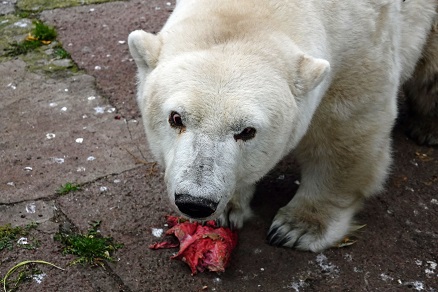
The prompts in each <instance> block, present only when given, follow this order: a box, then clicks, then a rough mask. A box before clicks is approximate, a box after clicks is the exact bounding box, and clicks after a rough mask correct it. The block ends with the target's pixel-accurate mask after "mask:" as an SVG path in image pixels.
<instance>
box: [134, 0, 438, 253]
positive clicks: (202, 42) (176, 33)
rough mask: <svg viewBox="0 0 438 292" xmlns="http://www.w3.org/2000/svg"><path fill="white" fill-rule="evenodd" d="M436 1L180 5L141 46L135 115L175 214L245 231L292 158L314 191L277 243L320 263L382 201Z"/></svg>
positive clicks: (137, 40)
mask: <svg viewBox="0 0 438 292" xmlns="http://www.w3.org/2000/svg"><path fill="white" fill-rule="evenodd" d="M437 3H438V2H437V1H436V0H416V1H413V0H407V1H404V2H403V1H402V0H399V1H394V0H367V1H317V0H310V1H309V0H290V1H280V0H240V1H235V0H221V1H216V0H202V1H201V0H181V1H178V3H177V6H176V8H175V10H174V12H173V14H172V15H171V16H170V18H169V19H168V21H167V23H166V24H165V25H164V27H163V29H162V30H161V31H160V32H159V33H158V34H157V35H153V34H150V33H147V32H144V31H142V30H137V31H134V32H132V33H131V34H130V35H129V38H128V42H129V48H130V52H131V55H132V56H133V59H134V60H135V62H136V65H137V67H138V94H137V101H138V105H139V108H140V110H141V114H142V118H143V123H144V127H145V131H146V135H147V139H148V142H149V145H150V149H151V151H152V153H153V154H154V156H155V157H156V159H157V161H158V162H159V163H160V164H161V165H162V166H163V167H164V169H165V176H164V179H165V183H166V185H167V189H168V197H169V200H170V203H171V205H172V206H173V208H174V209H175V210H176V211H178V212H180V213H181V214H182V215H184V216H186V217H190V218H194V219H198V220H211V219H217V220H218V221H219V222H220V224H222V225H224V226H231V227H232V228H240V227H242V225H243V223H244V221H245V220H247V219H248V218H249V217H250V216H251V210H250V206H249V203H250V201H251V198H252V196H253V193H254V190H255V184H256V183H257V181H259V180H260V179H261V178H262V177H263V176H264V175H265V174H267V173H268V172H269V171H270V170H271V169H272V168H273V167H274V166H275V165H276V164H277V162H279V161H280V160H281V159H282V158H283V157H284V156H285V155H286V154H288V153H290V152H291V151H292V152H293V153H294V155H295V156H296V158H297V160H298V162H299V163H300V166H301V171H302V174H301V175H302V179H301V184H300V187H299V189H298V191H297V193H296V194H295V196H294V197H293V199H292V200H291V201H290V202H289V203H288V204H287V205H286V206H284V207H283V208H281V209H280V210H279V211H278V213H277V215H276V216H275V218H274V220H273V222H272V225H271V228H270V230H269V232H268V240H269V242H270V243H271V244H273V245H278V246H286V247H295V248H298V249H301V250H310V251H315V252H316V251H320V250H323V249H325V248H328V247H331V246H333V245H334V244H336V243H337V242H339V241H340V240H341V239H342V238H343V237H344V236H345V235H346V234H347V233H349V232H350V231H351V229H352V219H353V216H354V215H355V213H356V212H357V211H358V209H359V208H360V207H361V205H362V202H363V201H364V199H365V198H367V197H369V196H371V195H372V194H374V193H376V192H378V191H379V190H381V189H382V185H383V183H384V181H385V178H386V177H387V173H388V167H389V166H390V164H391V138H390V133H391V129H392V127H393V124H394V119H395V118H396V115H397V108H396V107H397V106H396V95H397V90H398V88H399V85H400V84H402V83H403V82H405V81H406V80H407V79H408V78H409V77H410V76H411V75H412V73H413V71H414V69H415V64H416V63H417V60H418V59H419V58H420V56H421V51H422V47H423V45H424V43H425V42H426V40H427V35H428V32H429V31H430V29H431V26H432V23H433V21H434V18H435V17H436V6H437Z"/></svg>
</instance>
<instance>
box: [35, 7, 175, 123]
mask: <svg viewBox="0 0 438 292" xmlns="http://www.w3.org/2000/svg"><path fill="white" fill-rule="evenodd" d="M174 4H175V3H174V1H172V2H169V1H164V0H150V1H142V0H136V1H123V2H112V3H105V4H100V5H87V6H79V7H72V8H68V9H54V10H49V11H44V12H43V13H42V14H41V18H42V19H43V20H44V21H46V22H47V23H49V24H52V25H54V26H55V27H56V29H57V31H58V34H59V40H60V41H61V42H62V43H63V44H64V47H65V48H66V49H67V50H68V51H69V52H70V54H71V55H72V58H73V59H74V60H75V61H76V64H77V65H78V66H79V67H80V68H83V69H85V70H87V72H90V73H92V74H93V76H95V77H96V78H97V80H98V83H99V85H100V86H99V88H100V90H101V91H102V93H103V94H104V95H105V96H107V97H108V98H109V100H110V102H111V104H112V105H113V106H115V107H116V108H117V109H118V110H119V111H120V113H121V115H122V116H123V117H125V118H127V119H131V118H136V117H138V116H139V113H138V110H137V104H136V101H135V78H127V77H128V76H129V77H133V76H135V70H136V68H135V65H134V62H133V60H132V58H131V56H130V55H129V49H128V42H127V38H128V35H129V33H130V32H131V31H133V30H135V29H144V30H147V31H149V32H158V31H159V30H160V29H161V27H162V25H163V24H164V22H165V20H166V19H167V17H168V16H169V15H170V12H171V11H172V10H173V7H174ZM90 32H93V37H90V36H91V35H90Z"/></svg>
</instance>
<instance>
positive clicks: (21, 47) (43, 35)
mask: <svg viewBox="0 0 438 292" xmlns="http://www.w3.org/2000/svg"><path fill="white" fill-rule="evenodd" d="M34 23H35V27H34V29H33V30H32V32H31V33H29V35H28V36H27V37H26V39H25V40H24V41H22V42H20V43H17V42H14V43H11V44H9V48H6V49H5V51H6V56H9V57H15V56H19V55H25V54H27V53H28V52H30V51H33V50H35V49H36V48H38V47H40V46H42V45H48V44H50V43H51V42H52V41H53V40H55V38H56V31H55V29H54V28H53V27H50V26H47V25H45V24H44V23H42V22H40V21H36V22H34Z"/></svg>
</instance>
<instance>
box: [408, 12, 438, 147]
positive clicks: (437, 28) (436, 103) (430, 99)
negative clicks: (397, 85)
mask: <svg viewBox="0 0 438 292" xmlns="http://www.w3.org/2000/svg"><path fill="white" fill-rule="evenodd" d="M403 90H404V93H405V96H406V99H407V103H408V116H407V119H406V124H407V133H408V135H409V136H410V137H411V138H412V139H414V140H415V141H417V142H418V143H419V144H421V145H431V146H432V145H435V146H436V145H438V20H437V21H436V23H435V24H434V26H433V28H432V31H431V34H430V35H429V38H428V41H427V43H426V45H425V47H424V51H423V57H422V59H420V61H419V62H418V64H417V67H416V69H415V72H414V75H413V76H412V78H411V79H410V80H408V81H407V82H406V83H405V84H404V85H403Z"/></svg>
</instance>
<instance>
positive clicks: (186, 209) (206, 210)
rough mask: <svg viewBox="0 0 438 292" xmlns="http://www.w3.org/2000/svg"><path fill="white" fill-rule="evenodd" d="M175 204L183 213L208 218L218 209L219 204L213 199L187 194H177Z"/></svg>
mask: <svg viewBox="0 0 438 292" xmlns="http://www.w3.org/2000/svg"><path fill="white" fill-rule="evenodd" d="M175 204H176V206H177V207H178V209H179V210H180V211H181V212H182V213H183V214H185V215H187V216H188V217H190V218H193V219H203V218H207V217H208V216H210V215H211V214H213V213H214V212H215V211H216V208H217V205H218V203H216V202H213V201H212V200H209V199H206V198H199V197H193V196H191V195H187V194H175Z"/></svg>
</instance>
